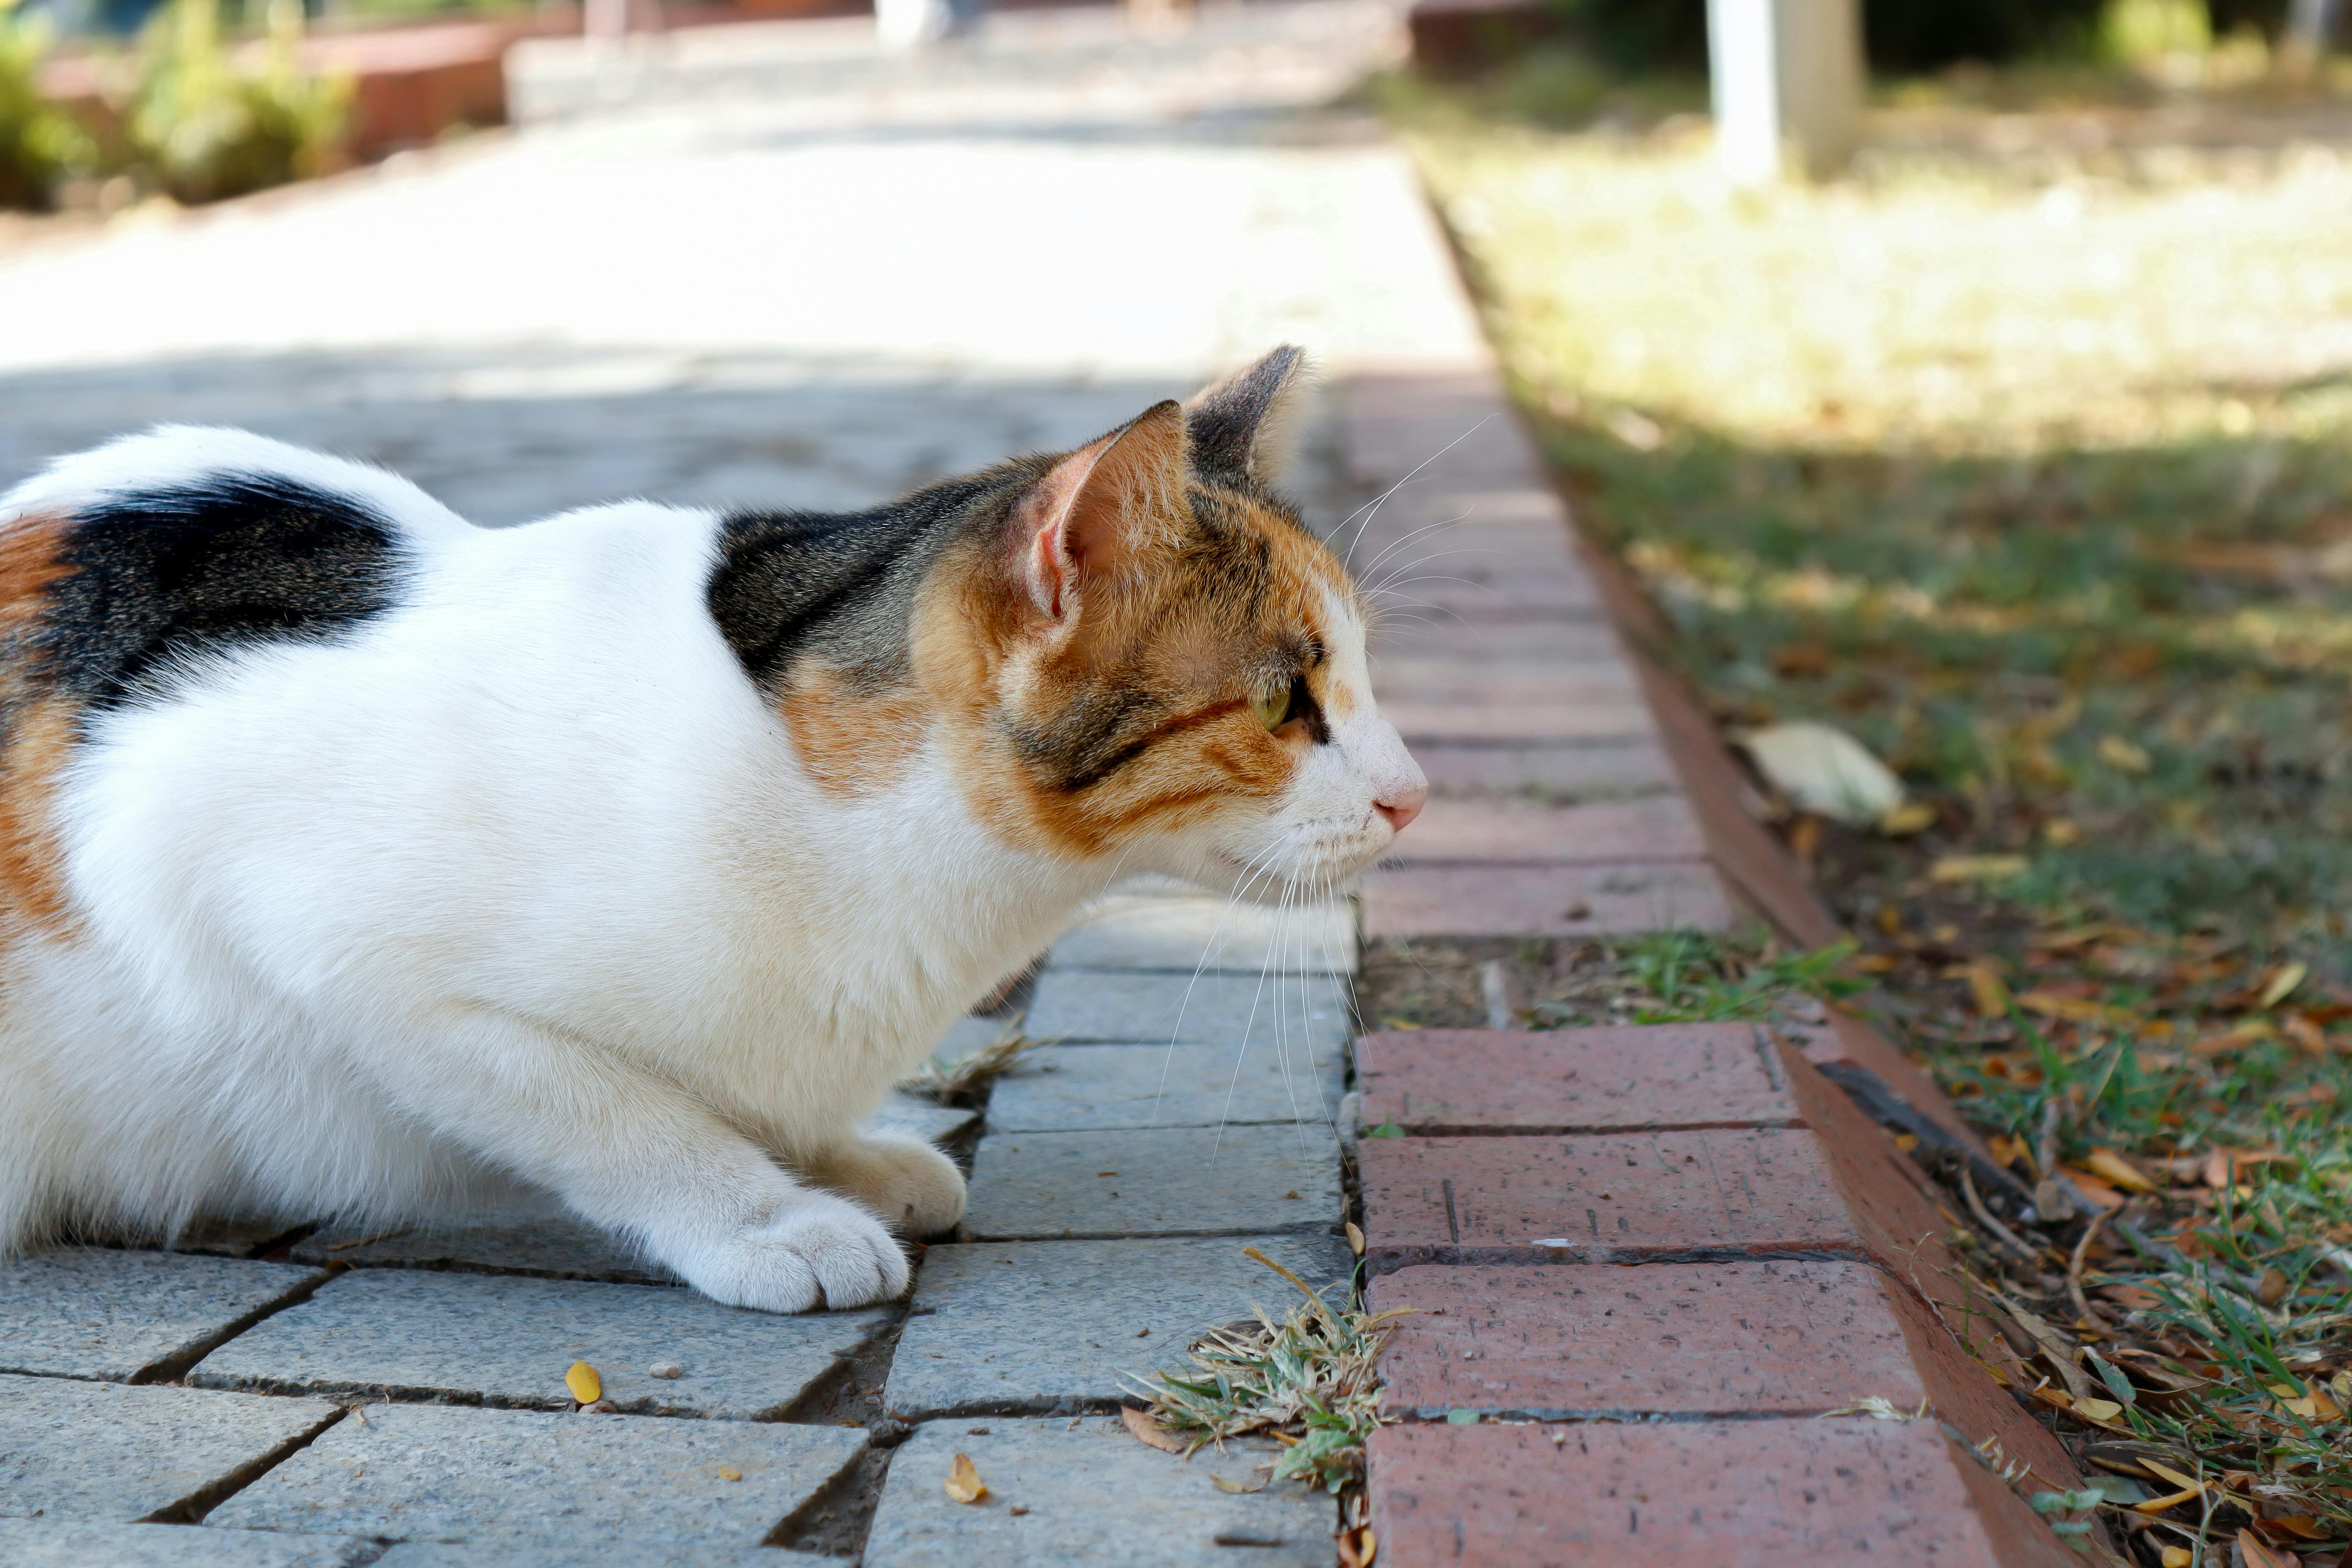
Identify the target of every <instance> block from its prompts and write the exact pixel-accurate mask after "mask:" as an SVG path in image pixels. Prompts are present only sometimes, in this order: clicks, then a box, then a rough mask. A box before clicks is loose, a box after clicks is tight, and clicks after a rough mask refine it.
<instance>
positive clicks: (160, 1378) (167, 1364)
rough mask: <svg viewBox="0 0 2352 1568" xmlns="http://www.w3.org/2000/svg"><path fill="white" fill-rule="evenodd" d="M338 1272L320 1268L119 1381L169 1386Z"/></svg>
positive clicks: (314, 1291)
mask: <svg viewBox="0 0 2352 1568" xmlns="http://www.w3.org/2000/svg"><path fill="white" fill-rule="evenodd" d="M341 1272H342V1270H341V1269H338V1268H321V1269H320V1270H319V1271H318V1272H317V1273H315V1274H313V1275H312V1276H311V1277H310V1279H305V1280H302V1281H299V1283H297V1284H295V1285H294V1286H293V1287H291V1288H290V1289H288V1290H287V1292H286V1293H285V1294H284V1295H282V1296H278V1297H276V1298H275V1299H273V1300H268V1301H265V1302H263V1303H262V1304H261V1305H260V1306H258V1307H256V1308H255V1309H254V1310H252V1311H250V1312H247V1313H246V1314H245V1316H243V1317H241V1318H236V1319H233V1320H231V1321H229V1322H228V1323H227V1324H226V1326H224V1327H222V1328H220V1329H217V1330H215V1331H214V1332H213V1333H211V1334H210V1335H208V1336H206V1337H205V1338H204V1339H200V1340H197V1341H196V1342H194V1343H193V1344H188V1345H183V1346H182V1347H181V1348H180V1349H178V1350H176V1351H173V1352H172V1353H171V1354H170V1355H167V1356H165V1357H163V1359H162V1360H160V1361H153V1362H150V1363H147V1364H146V1365H145V1366H142V1367H141V1368H140V1369H139V1370H138V1371H137V1372H134V1373H131V1375H130V1376H129V1377H126V1378H124V1379H123V1380H122V1381H123V1382H124V1383H126V1384H151V1383H171V1382H174V1381H176V1380H178V1379H181V1378H184V1377H185V1376H186V1375H187V1374H188V1373H189V1372H190V1370H192V1369H193V1368H194V1366H195V1364H196V1363H198V1362H200V1361H202V1360H204V1359H205V1357H206V1356H208V1355H210V1354H212V1353H213V1352H215V1351H216V1350H218V1349H220V1348H221V1346H223V1345H225V1344H226V1343H228V1342H229V1341H231V1340H233V1339H235V1338H236V1336H237V1335H239V1334H241V1333H243V1332H245V1331H246V1330H247V1329H249V1328H252V1327H253V1326H254V1325H255V1324H256V1323H258V1322H261V1321H263V1320H265V1319H268V1318H274V1317H276V1316H277V1315H278V1313H280V1312H282V1311H285V1310H287V1309H288V1308H289V1307H299V1306H300V1305H302V1304H303V1303H304V1302H305V1301H308V1300H310V1298H311V1297H313V1296H315V1295H317V1294H318V1293H319V1292H320V1290H321V1289H324V1288H325V1286H326V1284H327V1282H328V1281H329V1280H331V1279H334V1277H335V1276H336V1275H337V1274H339V1273H341Z"/></svg>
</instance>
